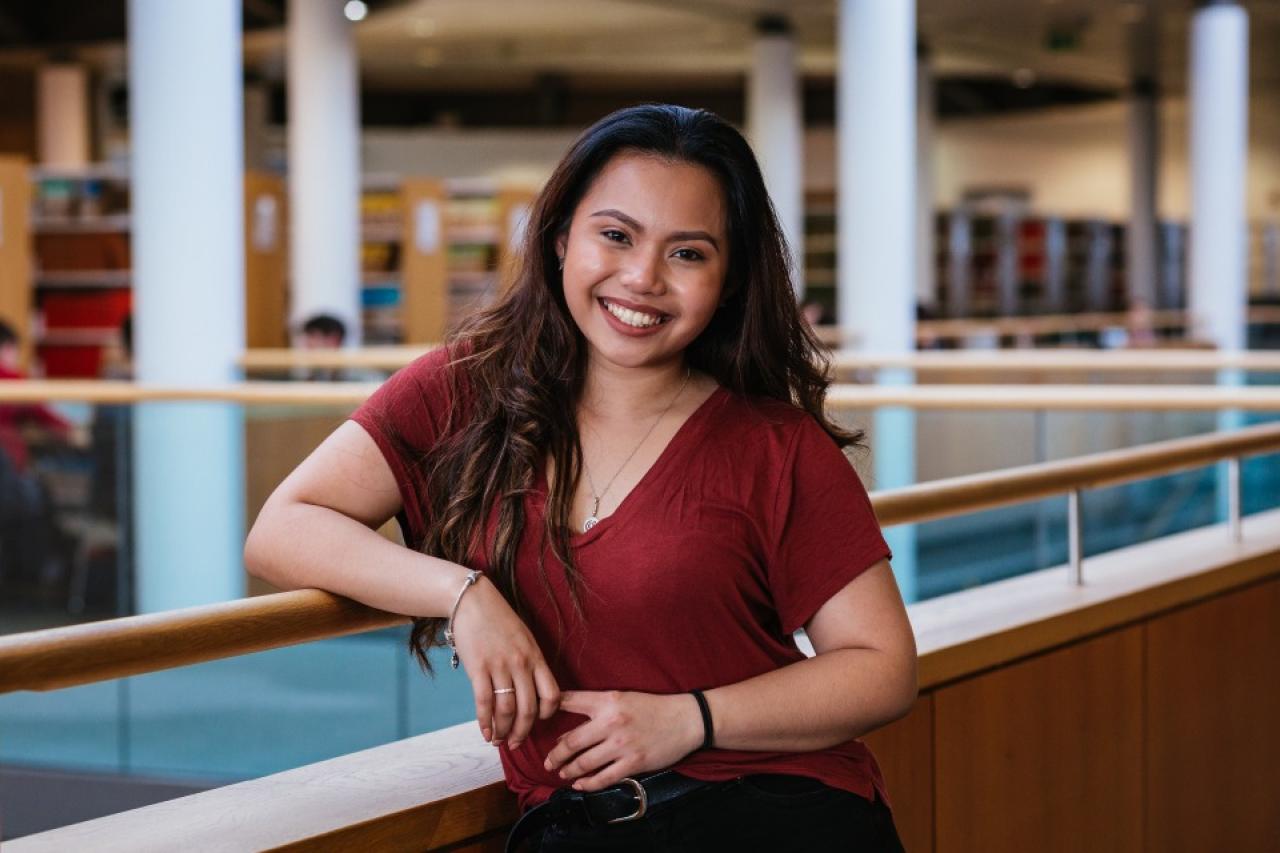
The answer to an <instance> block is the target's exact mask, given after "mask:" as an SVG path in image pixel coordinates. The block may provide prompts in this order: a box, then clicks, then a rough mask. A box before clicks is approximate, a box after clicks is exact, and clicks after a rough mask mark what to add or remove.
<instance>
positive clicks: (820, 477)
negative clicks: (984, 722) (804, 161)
mask: <svg viewBox="0 0 1280 853" xmlns="http://www.w3.org/2000/svg"><path fill="white" fill-rule="evenodd" d="M519 256H520V258H521V259H522V260H521V262H520V263H521V265H520V267H519V268H517V269H516V270H514V276H515V278H514V281H513V282H512V284H511V286H510V287H509V288H508V289H507V290H506V292H505V294H504V295H503V296H502V297H501V298H500V299H499V301H498V302H497V303H496V304H495V305H493V306H491V307H489V308H488V309H485V310H483V311H481V312H479V313H478V314H476V315H475V316H473V317H472V318H471V319H470V320H468V321H467V322H466V323H465V324H464V325H463V326H462V328H461V329H460V330H459V331H458V332H457V333H455V334H454V335H452V336H451V337H450V339H449V340H448V342H447V343H446V344H445V346H444V347H442V348H440V349H437V350H435V351H433V352H431V353H428V354H427V355H425V356H423V357H422V358H420V359H418V360H417V361H415V362H413V363H412V364H411V365H409V366H408V367H406V368H404V369H403V370H401V371H400V372H398V373H397V374H396V375H395V376H393V377H392V378H391V379H390V380H389V381H388V382H387V383H385V384H384V385H383V386H382V387H381V388H380V389H379V390H378V391H377V392H376V393H375V394H374V395H373V396H372V397H371V398H370V399H369V400H368V401H367V402H366V403H365V404H364V405H363V406H361V408H360V409H359V410H358V411H357V412H356V413H355V414H354V415H353V416H352V419H351V420H350V421H348V422H347V423H345V424H343V425H342V426H341V427H339V428H338V430H336V431H335V432H334V433H333V434H332V435H331V436H330V437H329V438H328V439H327V440H326V441H325V442H324V443H323V444H322V445H321V446H320V447H319V448H317V450H316V451H315V452H314V453H313V454H312V455H311V456H310V457H309V458H308V459H307V460H305V461H304V462H303V463H302V464H301V465H300V466H299V467H298V468H297V469H296V470H295V471H294V472H293V473H292V474H290V475H289V477H288V478H286V480H285V481H284V482H283V483H282V484H281V485H280V487H279V488H278V489H277V490H276V492H275V493H274V494H273V495H272V496H271V497H270V498H269V499H268V501H267V503H266V505H265V506H264V507H263V510H262V512H261V514H260V515H259V517H258V520H257V522H256V523H255V524H254V526H253V529H252V531H251V532H250V534H249V537H248V541H247V542H246V546H245V560H246V564H247V566H248V567H249V569H250V571H252V572H253V573H254V574H256V575H258V576H259V577H262V578H263V579H264V580H266V581H268V582H270V583H272V584H274V585H275V586H277V587H280V588H284V589H289V588H299V587H318V588H322V589H327V590H331V591H333V592H336V593H338V594H341V595H344V596H348V597H351V598H354V599H356V600H358V601H362V602H364V603H366V604H368V605H370V606H373V607H377V608H381V609H383V610H388V611H391V612H396V613H403V614H407V615H409V616H412V617H414V628H413V631H412V633H411V637H410V644H411V648H412V649H413V651H414V652H415V654H416V655H417V656H418V658H419V661H420V663H421V664H422V665H423V666H424V667H425V668H427V669H428V670H429V669H430V662H429V658H428V652H429V651H430V649H431V648H432V647H433V646H436V645H441V643H440V637H441V629H443V637H444V640H445V643H446V644H447V645H448V646H449V647H450V648H452V650H453V657H452V659H451V664H452V665H453V666H455V667H456V666H457V665H458V664H459V662H462V663H465V665H466V673H467V676H468V678H469V680H470V682H471V686H472V691H473V696H474V699H475V705H476V715H477V723H478V725H479V726H480V728H481V733H482V735H483V736H484V738H485V739H486V740H487V741H489V742H490V743H492V744H493V745H494V746H496V747H497V748H498V750H499V756H500V758H501V761H502V765H503V769H504V772H505V776H506V781H507V784H508V786H509V787H510V788H511V789H512V790H513V791H514V792H515V793H516V794H517V795H518V798H519V801H520V805H521V806H522V808H523V809H525V813H524V815H523V817H522V818H521V820H520V822H519V823H518V824H517V825H516V827H515V828H514V829H513V832H512V837H511V838H510V839H509V842H508V845H509V849H510V848H515V847H518V845H519V844H520V842H521V841H522V840H528V841H531V842H533V844H532V845H531V846H532V847H533V849H538V850H541V851H543V853H556V851H566V850H586V849H591V850H656V849H662V848H660V846H659V845H657V844H656V843H655V842H654V840H653V839H656V838H663V839H667V840H668V841H669V842H670V844H671V845H672V847H671V848H666V849H677V848H678V849H681V850H720V849H726V850H728V849H732V850H763V849H769V850H806V851H811V853H822V851H835V850H849V849H857V850H862V851H872V852H873V853H874V851H901V850H902V845H901V842H900V841H899V839H898V836H897V832H896V830H895V828H894V825H893V820H892V815H891V812H890V810H889V805H888V802H887V794H886V792H885V785H884V779H883V776H882V774H881V773H880V770H879V768H878V766H877V764H876V761H875V758H874V757H873V756H872V754H871V752H870V750H869V749H868V748H867V747H866V746H865V745H864V744H863V743H862V742H861V741H860V740H858V738H859V737H861V736H862V735H863V734H865V733H867V732H869V731H871V730H874V729H876V728H878V727H880V726H882V725H885V724H887V723H888V722H891V721H892V720H895V719H898V718H900V717H902V716H903V715H905V714H906V713H907V712H908V711H909V709H910V708H911V706H912V704H913V703H914V701H915V697H916V649H915V643H914V638H913V635H912V631H911V626H910V624H909V622H908V620H907V615H906V610H905V608H904V606H903V603H902V600H901V596H900V595H899V592H898V588H897V585H896V583H895V581H894V577H893V573H892V570H891V568H890V565H889V550H888V547H887V545H886V544H885V541H884V538H883V536H882V535H881V532H880V529H879V527H878V525H877V523H876V520H875V516H874V514H873V513H872V510H871V505H870V502H869V500H868V498H867V494H866V491H865V490H864V488H863V486H862V483H861V482H860V480H859V479H858V475H857V473H856V472H855V471H854V470H853V468H852V466H851V465H850V463H849V460H848V458H847V457H846V456H845V455H844V453H843V452H842V448H846V447H850V446H854V445H856V444H857V442H858V441H859V439H860V436H859V435H855V434H851V433H848V432H846V431H844V430H843V429H841V428H840V427H839V426H838V425H836V424H835V423H834V422H832V421H830V420H829V419H828V418H827V416H826V414H825V411H824V406H823V401H824V399H825V396H826V392H827V386H828V380H827V379H826V378H825V377H826V372H825V367H826V364H827V361H828V357H827V356H826V355H825V354H824V350H823V348H822V347H821V345H820V344H819V342H818V341H817V339H816V338H815V337H814V334H813V332H812V330H811V328H810V327H809V325H808V324H807V323H806V322H805V320H804V318H803V317H802V316H801V313H800V311H799V310H798V306H797V305H796V301H795V297H794V291H793V290H792V283H791V280H790V276H789V274H788V272H787V262H786V254H785V250H784V247H783V240H782V236H781V230H780V227H779V225H778V223H777V221H776V219H775V217H774V215H773V213H772V208H771V206H770V204H769V200H768V195H767V192H766V190H765V187H764V182H763V179H762V177H761V174H760V170H759V167H758V165H757V163H756V161H755V158H754V156H753V155H752V153H751V148H750V146H749V145H748V144H747V142H746V141H745V140H744V139H743V138H742V136H741V135H740V134H739V133H738V132H737V131H736V130H734V129H733V128H732V127H731V126H730V125H729V124H728V123H726V122H724V121H723V120H722V119H720V118H719V117H717V116H715V115H713V114H711V113H708V112H706V111H702V110H691V109H686V108H683V107H675V106H653V105H650V106H643V107H633V108H629V109H625V110H621V111H619V112H617V113H614V114H612V115H610V116H607V117H606V118H604V119H602V120H601V121H599V122H598V123H596V124H595V125H593V126H592V127H591V128H589V129H588V130H587V131H585V132H584V133H583V134H582V136H580V137H579V139H578V140H577V142H576V143H575V144H574V145H573V146H572V148H571V149H570V150H569V152H568V153H567V154H566V156H565V158H564V160H563V161H562V162H561V163H560V164H559V165H558V166H557V168H556V170H555V172H554V173H553V174H552V176H551V178H550V180H549V181H548V182H547V184H546V186H545V187H544V188H543V190H542V192H541V194H540V195H539V197H538V199H537V201H536V202H535V204H534V207H533V212H532V214H531V218H530V222H529V227H528V228H527V229H526V231H525V237H524V245H523V250H522V252H521V253H520V255H519ZM392 516H395V517H397V518H398V519H399V521H400V524H401V527H402V529H403V530H404V531H405V540H406V542H407V543H408V544H409V547H407V548H406V547H401V546H398V545H395V544H393V543H391V542H388V541H387V540H385V539H383V538H382V537H381V536H379V535H378V534H377V533H376V532H375V530H376V529H377V528H378V527H379V526H380V525H381V524H382V523H384V522H385V521H386V520H387V519H389V518H391V517H392ZM801 627H804V628H805V630H806V632H807V634H808V637H809V640H810V641H811V642H812V644H813V647H814V649H815V650H816V652H817V655H816V657H814V658H812V659H807V658H806V657H805V655H804V654H803V653H801V652H800V651H799V650H798V648H797V647H796V645H795V642H794V637H793V633H794V632H795V631H796V630H797V629H799V628H801ZM645 803H647V806H646V805H645ZM798 808H801V809H803V820H797V819H796V818H797V816H798V814H799V813H798V812H797V809H798ZM642 813H643V814H642ZM633 818H634V819H633ZM617 819H625V822H620V823H616V825H608V822H609V821H610V820H615V821H616V820H617Z"/></svg>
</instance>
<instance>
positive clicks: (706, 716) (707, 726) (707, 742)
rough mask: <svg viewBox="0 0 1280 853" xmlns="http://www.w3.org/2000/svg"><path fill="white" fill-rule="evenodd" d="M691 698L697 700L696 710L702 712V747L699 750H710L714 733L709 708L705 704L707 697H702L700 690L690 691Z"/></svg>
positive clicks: (713, 740)
mask: <svg viewBox="0 0 1280 853" xmlns="http://www.w3.org/2000/svg"><path fill="white" fill-rule="evenodd" d="M689 692H690V693H692V694H693V698H694V699H697V700H698V710H699V711H701V712H702V731H703V736H702V746H701V747H699V749H710V748H711V746H712V744H713V743H714V742H715V736H716V731H715V728H714V727H713V726H712V725H711V706H710V705H708V704H707V697H706V696H703V695H702V691H701V690H690V691H689Z"/></svg>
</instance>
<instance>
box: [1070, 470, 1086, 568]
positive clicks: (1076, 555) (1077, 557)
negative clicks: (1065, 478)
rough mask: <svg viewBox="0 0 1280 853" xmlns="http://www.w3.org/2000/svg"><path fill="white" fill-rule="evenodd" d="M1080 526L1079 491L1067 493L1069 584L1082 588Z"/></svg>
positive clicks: (1082, 565)
mask: <svg viewBox="0 0 1280 853" xmlns="http://www.w3.org/2000/svg"><path fill="white" fill-rule="evenodd" d="M1081 534H1082V531H1081V524H1080V490H1079V489H1072V490H1071V491H1070V492H1068V493H1067V555H1068V562H1069V563H1070V565H1071V582H1072V583H1073V584H1075V585H1076V586H1084V542H1083V536H1082V535H1081Z"/></svg>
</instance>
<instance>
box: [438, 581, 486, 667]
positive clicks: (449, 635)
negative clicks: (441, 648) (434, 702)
mask: <svg viewBox="0 0 1280 853" xmlns="http://www.w3.org/2000/svg"><path fill="white" fill-rule="evenodd" d="M478 580H480V570H479V569H472V570H471V571H469V572H467V579H466V580H465V581H463V582H462V589H460V590H458V597H457V598H455V599H454V600H453V608H452V609H451V610H450V611H449V624H447V625H446V626H445V629H444V641H445V642H446V643H448V644H449V649H450V651H452V652H453V656H452V657H451V658H449V666H451V667H453V668H454V669H457V668H458V663H459V660H458V647H457V646H455V645H454V644H453V617H455V616H457V615H458V605H459V604H461V603H462V596H463V595H464V594H465V593H466V591H467V590H468V589H469V588H470V587H471V585H472V584H474V583H475V582H476V581H478Z"/></svg>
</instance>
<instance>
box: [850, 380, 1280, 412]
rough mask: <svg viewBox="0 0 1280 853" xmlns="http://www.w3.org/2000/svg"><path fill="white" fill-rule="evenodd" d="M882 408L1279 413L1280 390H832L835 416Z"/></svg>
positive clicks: (1188, 387) (897, 387)
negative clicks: (1230, 410)
mask: <svg viewBox="0 0 1280 853" xmlns="http://www.w3.org/2000/svg"><path fill="white" fill-rule="evenodd" d="M883 406H901V407H903V408H908V409H957V410H961V411H971V412H972V411H1035V410H1044V411H1083V412H1098V411H1112V412H1116V411H1119V412H1140V411H1202V412H1214V411H1223V410H1226V409H1239V410H1241V411H1249V412H1276V411H1280V386H1275V385H1252V386H1225V385H843V384H841V385H832V386H831V389H830V391H829V392H828V394H827V408H828V409H830V410H831V411H858V410H863V409H876V408H880V407H883Z"/></svg>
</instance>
